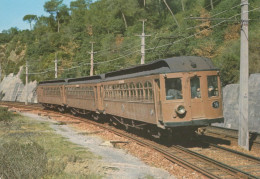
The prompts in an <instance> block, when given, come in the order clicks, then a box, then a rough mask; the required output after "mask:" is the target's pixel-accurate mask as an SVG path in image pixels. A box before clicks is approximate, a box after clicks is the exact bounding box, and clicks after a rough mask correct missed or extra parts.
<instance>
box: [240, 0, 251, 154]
mask: <svg viewBox="0 0 260 179" xmlns="http://www.w3.org/2000/svg"><path fill="white" fill-rule="evenodd" d="M240 38H241V39H240V40H241V42H240V92H239V132H238V144H239V145H240V146H241V147H242V148H244V149H246V150H249V132H248V76H249V70H248V0H241V37H240Z"/></svg>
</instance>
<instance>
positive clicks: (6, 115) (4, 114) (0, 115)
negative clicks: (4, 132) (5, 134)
mask: <svg viewBox="0 0 260 179" xmlns="http://www.w3.org/2000/svg"><path fill="white" fill-rule="evenodd" d="M14 116H15V115H14V114H13V113H11V112H9V111H8V108H4V107H0V122H4V123H9V122H11V121H12V120H13V117H14Z"/></svg>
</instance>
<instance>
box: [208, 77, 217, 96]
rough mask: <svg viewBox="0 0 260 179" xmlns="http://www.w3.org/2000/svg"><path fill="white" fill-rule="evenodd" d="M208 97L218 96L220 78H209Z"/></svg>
mask: <svg viewBox="0 0 260 179" xmlns="http://www.w3.org/2000/svg"><path fill="white" fill-rule="evenodd" d="M207 80H208V96H209V97H213V96H218V95H219V90H218V77H217V76H216V75H213V76H208V77H207Z"/></svg>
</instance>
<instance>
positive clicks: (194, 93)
mask: <svg viewBox="0 0 260 179" xmlns="http://www.w3.org/2000/svg"><path fill="white" fill-rule="evenodd" d="M190 90H191V98H201V93H200V78H199V77H197V76H195V77H192V78H191V79H190Z"/></svg>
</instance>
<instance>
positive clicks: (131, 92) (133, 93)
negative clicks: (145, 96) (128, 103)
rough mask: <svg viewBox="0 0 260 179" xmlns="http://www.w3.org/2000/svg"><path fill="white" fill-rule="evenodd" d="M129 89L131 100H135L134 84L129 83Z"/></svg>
mask: <svg viewBox="0 0 260 179" xmlns="http://www.w3.org/2000/svg"><path fill="white" fill-rule="evenodd" d="M129 87H130V95H131V99H135V98H136V91H135V84H134V83H131V84H130V86H129Z"/></svg>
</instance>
